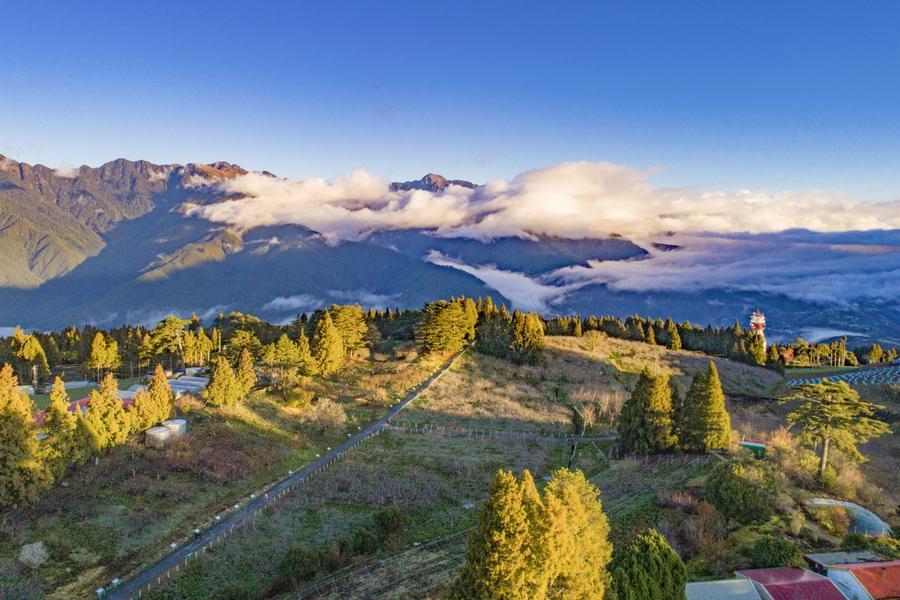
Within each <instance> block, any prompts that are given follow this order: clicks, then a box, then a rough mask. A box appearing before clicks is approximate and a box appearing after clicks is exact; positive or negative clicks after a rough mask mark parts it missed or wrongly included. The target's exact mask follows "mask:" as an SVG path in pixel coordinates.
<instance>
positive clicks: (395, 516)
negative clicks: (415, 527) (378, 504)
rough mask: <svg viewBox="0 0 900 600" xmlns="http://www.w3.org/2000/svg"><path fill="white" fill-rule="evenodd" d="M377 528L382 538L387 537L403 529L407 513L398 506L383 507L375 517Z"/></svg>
mask: <svg viewBox="0 0 900 600" xmlns="http://www.w3.org/2000/svg"><path fill="white" fill-rule="evenodd" d="M373 519H374V521H375V528H376V530H377V531H378V534H379V535H380V536H381V538H382V539H387V538H389V537H391V536H393V535H395V534H398V533H400V532H401V531H402V530H403V526H404V525H405V524H406V515H405V514H403V511H402V510H400V509H399V508H397V507H396V506H388V507H386V508H382V509H381V510H379V511H378V512H376V513H375V516H374V517H373Z"/></svg>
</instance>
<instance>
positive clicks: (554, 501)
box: [544, 469, 613, 600]
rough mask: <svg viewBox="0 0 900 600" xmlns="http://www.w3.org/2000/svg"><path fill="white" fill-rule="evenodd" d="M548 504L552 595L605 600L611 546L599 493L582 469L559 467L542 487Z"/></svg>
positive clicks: (545, 502)
mask: <svg viewBox="0 0 900 600" xmlns="http://www.w3.org/2000/svg"><path fill="white" fill-rule="evenodd" d="M544 506H545V509H546V513H547V527H548V534H547V540H548V541H547V544H548V546H549V547H550V549H551V550H550V553H551V555H552V558H553V560H550V561H548V562H547V563H545V566H544V568H545V571H546V573H545V575H546V576H547V578H548V580H549V581H548V597H550V598H584V599H596V600H601V599H602V598H603V596H604V593H605V591H606V587H607V585H608V574H607V570H606V568H607V565H608V564H609V561H610V558H611V556H612V550H613V548H612V544H610V542H609V539H608V538H609V523H608V521H607V519H606V515H605V514H603V507H602V506H601V504H600V490H598V489H597V487H596V486H595V485H594V484H592V483H591V482H590V481H588V480H587V479H586V478H585V476H584V474H583V473H582V472H581V471H570V470H568V469H558V470H557V471H555V472H554V473H553V476H552V478H551V480H550V482H549V483H548V484H547V487H546V488H545V489H544Z"/></svg>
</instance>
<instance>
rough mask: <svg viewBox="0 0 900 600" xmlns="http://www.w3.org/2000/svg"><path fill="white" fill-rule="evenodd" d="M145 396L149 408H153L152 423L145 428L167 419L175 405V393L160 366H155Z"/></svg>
mask: <svg viewBox="0 0 900 600" xmlns="http://www.w3.org/2000/svg"><path fill="white" fill-rule="evenodd" d="M147 395H148V396H149V399H150V404H151V406H153V422H152V423H150V424H148V425H147V427H152V426H153V425H156V424H157V423H161V422H163V421H165V420H166V419H168V418H169V417H170V416H171V415H172V409H173V408H174V404H175V392H173V391H172V386H171V385H169V380H168V378H167V377H166V372H165V371H164V370H163V368H162V365H160V364H157V365H156V369H154V370H153V376H152V377H151V378H150V382H149V383H148V384H147Z"/></svg>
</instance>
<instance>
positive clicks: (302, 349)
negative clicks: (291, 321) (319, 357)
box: [296, 329, 319, 375]
mask: <svg viewBox="0 0 900 600" xmlns="http://www.w3.org/2000/svg"><path fill="white" fill-rule="evenodd" d="M296 345H297V370H299V371H300V374H301V375H315V374H316V373H318V371H319V367H318V365H317V364H316V359H315V358H313V355H312V351H311V350H310V347H309V339H307V337H306V333H304V331H303V330H302V329H301V330H300V332H299V333H298V334H297V344H296Z"/></svg>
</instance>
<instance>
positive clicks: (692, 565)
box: [687, 540, 750, 579]
mask: <svg viewBox="0 0 900 600" xmlns="http://www.w3.org/2000/svg"><path fill="white" fill-rule="evenodd" d="M747 568H750V559H749V558H747V556H746V555H745V554H743V553H742V552H741V551H740V550H738V548H737V545H736V544H734V543H733V542H731V541H730V540H723V541H721V542H716V543H714V544H710V545H708V546H705V547H704V548H703V550H702V551H701V552H700V554H698V555H697V556H696V557H694V558H693V559H691V560H690V561H689V562H688V563H687V570H688V575H689V578H690V579H698V578H710V577H714V578H722V577H731V576H733V573H734V572H735V571H739V570H741V569H747Z"/></svg>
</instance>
